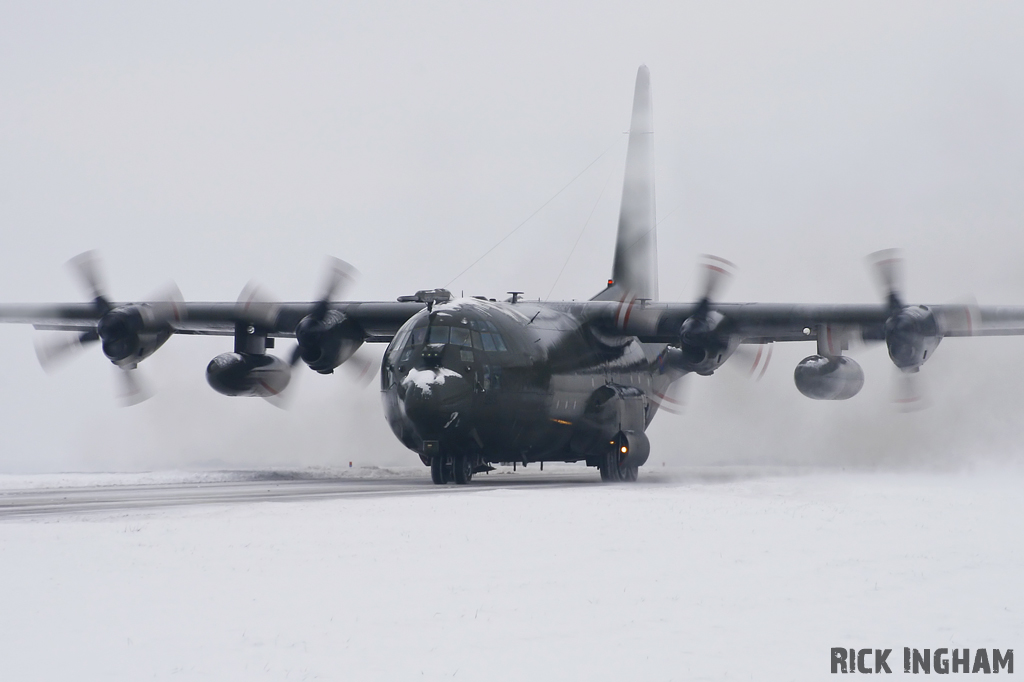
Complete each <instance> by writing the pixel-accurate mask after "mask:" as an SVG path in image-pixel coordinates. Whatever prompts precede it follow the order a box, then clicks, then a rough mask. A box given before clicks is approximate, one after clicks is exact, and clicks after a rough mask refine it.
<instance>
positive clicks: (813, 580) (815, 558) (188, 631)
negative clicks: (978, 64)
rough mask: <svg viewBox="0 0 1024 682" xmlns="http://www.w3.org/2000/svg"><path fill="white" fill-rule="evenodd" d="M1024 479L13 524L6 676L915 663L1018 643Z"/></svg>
mask: <svg viewBox="0 0 1024 682" xmlns="http://www.w3.org/2000/svg"><path fill="white" fill-rule="evenodd" d="M531 475H532V474H531ZM1022 483H1024V475H1022V474H1021V473H1020V472H1017V471H1011V472H1007V471H995V472H993V471H989V472H974V473H963V474H951V473H931V474H923V473H900V474H893V473H889V474H884V473H843V472H825V473H822V472H818V473H804V474H800V475H789V476H780V475H771V476H762V477H739V478H737V477H724V478H720V479H717V480H716V479H715V478H714V477H711V476H708V477H686V478H682V479H680V480H679V481H676V482H669V483H665V482H662V483H657V484H647V485H643V484H641V485H632V486H629V485H627V486H602V485H594V486H587V485H582V486H575V487H565V488H538V487H529V486H527V487H516V488H504V489H503V488H497V489H493V488H491V489H486V490H481V491H480V492H478V493H474V494H464V493H463V494H453V493H446V492H439V493H437V494H429V495H418V496H402V497H387V498H384V497H380V498H374V497H365V498H359V499H341V500H327V501H318V502H287V503H282V502H278V503H272V502H266V503H254V504H238V505H233V506H203V507H195V508H187V509H181V508H177V509H170V510H158V511H138V512H136V511H132V512H124V513H117V514H109V513H105V514H92V515H81V516H47V517H41V518H33V519H8V520H4V521H2V522H0V565H2V566H3V573H2V575H3V580H2V582H0V604H2V608H0V677H2V679H4V680H57V679H75V680H83V679H96V680H99V679H103V680H140V679H150V678H155V679H204V680H257V679H273V680H302V679H326V680H340V679H348V680H372V679H395V680H407V679H460V680H461V679H470V680H525V679H539V680H555V679H586V680H623V679H636V680H671V679H676V680H684V679H685V680H693V679H729V680H732V679H756V680H765V679H778V680H817V679H824V678H826V676H828V671H829V654H830V648H831V647H834V646H846V647H854V648H862V647H864V648H867V647H871V648H892V649H893V653H892V655H891V656H890V658H889V663H890V666H891V667H892V669H893V672H894V673H897V674H902V673H901V671H902V653H901V651H902V647H903V646H911V647H919V648H924V647H928V648H932V649H934V648H937V647H949V648H953V647H961V648H962V647H969V648H972V649H975V648H978V647H989V648H991V647H997V648H1000V649H1005V648H1011V647H1017V648H1019V646H1017V645H1019V644H1020V638H1021V636H1022V634H1024V590H1021V589H1020V576H1021V573H1022V569H1024V549H1022V546H1021V542H1020V535H1021V528H1022V519H1024V496H1022V495H1021V493H1020V490H1021V487H1022V486H1021V484H1022ZM1019 663H1020V661H1018V664H1019Z"/></svg>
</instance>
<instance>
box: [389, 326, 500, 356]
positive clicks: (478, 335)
mask: <svg viewBox="0 0 1024 682" xmlns="http://www.w3.org/2000/svg"><path fill="white" fill-rule="evenodd" d="M470 326H471V327H474V326H475V327H480V328H482V329H486V328H489V329H491V330H492V331H476V330H473V331H470V330H469V329H467V328H466V327H448V326H445V325H441V324H432V325H431V326H430V327H429V328H428V327H418V328H416V329H413V330H409V331H405V332H400V333H399V335H398V336H396V337H395V339H394V342H393V343H392V348H393V349H395V351H399V350H405V349H411V348H414V347H419V346H423V345H424V344H425V343H439V344H440V343H450V344H452V345H453V346H461V347H463V348H475V349H476V350H486V351H490V352H492V353H494V352H499V353H500V352H503V351H507V350H508V347H507V346H506V345H505V340H504V339H503V338H502V337H501V334H499V333H498V332H497V327H495V326H494V324H493V323H491V322H487V321H486V320H471V321H470ZM428 329H429V331H428ZM404 355H405V354H403V357H404Z"/></svg>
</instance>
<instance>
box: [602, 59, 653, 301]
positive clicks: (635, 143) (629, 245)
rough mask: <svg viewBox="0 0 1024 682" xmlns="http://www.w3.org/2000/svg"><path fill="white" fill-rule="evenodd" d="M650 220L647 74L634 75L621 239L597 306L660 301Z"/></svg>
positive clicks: (643, 71) (650, 131)
mask: <svg viewBox="0 0 1024 682" xmlns="http://www.w3.org/2000/svg"><path fill="white" fill-rule="evenodd" d="M655 225H656V223H655V217H654V118H653V107H652V105H651V72H650V71H649V70H648V69H647V67H646V66H641V67H640V69H639V70H638V71H637V74H636V90H635V91H634V94H633V118H632V121H631V122H630V125H629V148H628V149H627V151H626V176H625V179H624V180H623V183H622V204H621V208H620V209H619V235H618V238H617V239H616V243H615V262H614V265H613V266H612V278H611V282H610V283H609V286H608V288H607V289H605V290H604V291H602V292H601V293H599V294H598V295H597V296H595V297H594V300H597V301H618V300H627V299H635V298H647V299H652V300H657V299H658V235H657V232H656V231H655Z"/></svg>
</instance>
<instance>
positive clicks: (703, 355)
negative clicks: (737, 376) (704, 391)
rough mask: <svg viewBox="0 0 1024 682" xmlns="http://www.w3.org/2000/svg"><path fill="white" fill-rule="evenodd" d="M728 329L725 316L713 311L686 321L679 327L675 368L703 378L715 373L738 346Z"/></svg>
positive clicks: (737, 341) (737, 340) (674, 358)
mask: <svg viewBox="0 0 1024 682" xmlns="http://www.w3.org/2000/svg"><path fill="white" fill-rule="evenodd" d="M727 326H728V323H727V321H726V319H725V317H724V316H723V315H722V314H721V313H718V312H714V311H712V312H709V313H707V314H706V315H704V316H697V315H694V316H693V317H688V318H686V320H684V321H683V324H682V326H681V327H680V328H679V343H678V346H679V350H680V353H679V355H678V356H677V357H673V358H672V359H673V360H674V361H675V364H676V365H677V367H678V368H679V369H681V370H683V371H686V372H693V373H695V374H700V375H702V376H710V375H711V374H712V373H714V371H715V370H716V369H718V368H719V367H721V366H722V363H724V362H725V361H726V360H728V359H729V356H730V355H732V353H733V351H734V350H736V346H737V344H738V343H739V339H737V338H734V337H733V336H732V335H731V334H729V333H728V332H727V330H726V329H725V327H727Z"/></svg>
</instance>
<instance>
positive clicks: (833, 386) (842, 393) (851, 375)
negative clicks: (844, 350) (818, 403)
mask: <svg viewBox="0 0 1024 682" xmlns="http://www.w3.org/2000/svg"><path fill="white" fill-rule="evenodd" d="M793 380H794V381H795V382H796V387H797V390H799V391H800V392H801V393H803V394H804V395H805V396H807V397H808V398H813V399H814V400H847V399H849V398H852V397H853V396H855V395H857V394H858V393H859V392H860V389H861V388H862V387H863V386H864V370H862V369H861V368H860V365H858V364H857V363H856V362H854V361H853V360H851V359H850V358H848V357H845V356H842V355H840V356H836V357H824V356H822V355H811V356H810V357H806V358H804V359H803V360H801V361H800V364H799V365H797V366H796V370H795V371H794V372H793Z"/></svg>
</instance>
